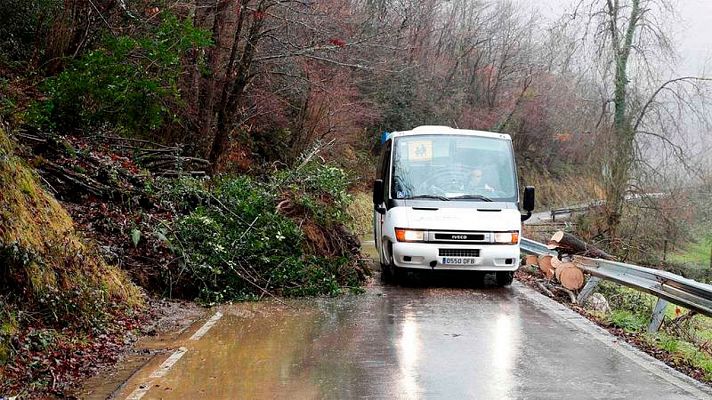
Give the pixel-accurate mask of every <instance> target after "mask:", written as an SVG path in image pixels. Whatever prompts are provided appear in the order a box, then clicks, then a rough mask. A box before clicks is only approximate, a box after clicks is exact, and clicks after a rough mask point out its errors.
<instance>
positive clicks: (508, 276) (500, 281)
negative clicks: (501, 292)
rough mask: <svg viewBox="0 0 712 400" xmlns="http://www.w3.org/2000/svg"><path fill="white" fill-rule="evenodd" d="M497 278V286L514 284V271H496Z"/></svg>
mask: <svg viewBox="0 0 712 400" xmlns="http://www.w3.org/2000/svg"><path fill="white" fill-rule="evenodd" d="M495 279H496V281H497V286H509V285H511V284H512V280H514V272H511V271H498V272H496V273H495Z"/></svg>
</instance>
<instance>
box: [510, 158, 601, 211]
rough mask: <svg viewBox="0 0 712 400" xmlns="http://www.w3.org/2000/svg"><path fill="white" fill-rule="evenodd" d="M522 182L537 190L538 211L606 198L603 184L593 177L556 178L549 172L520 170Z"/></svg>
mask: <svg viewBox="0 0 712 400" xmlns="http://www.w3.org/2000/svg"><path fill="white" fill-rule="evenodd" d="M519 173H520V174H521V177H522V181H523V182H524V183H525V184H526V185H528V186H534V187H535V188H536V210H537V211H540V210H550V209H552V208H557V207H565V206H572V205H576V204H585V203H589V202H591V200H596V199H602V198H604V191H603V187H602V186H601V184H600V183H599V182H598V181H597V179H596V178H595V177H593V176H581V175H565V176H561V177H554V176H552V175H551V174H549V173H548V172H545V171H544V172H541V171H533V170H528V169H526V168H521V169H520V170H519Z"/></svg>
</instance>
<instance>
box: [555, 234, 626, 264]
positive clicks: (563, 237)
mask: <svg viewBox="0 0 712 400" xmlns="http://www.w3.org/2000/svg"><path fill="white" fill-rule="evenodd" d="M547 247H548V248H550V249H552V250H553V249H557V250H559V251H561V252H564V253H568V254H577V255H582V256H586V257H593V258H603V259H606V260H613V259H614V257H613V256H612V255H610V254H608V253H606V252H605V251H603V250H601V249H599V248H598V247H595V246H592V245H590V244H588V243H586V242H584V241H583V240H581V239H579V238H577V237H576V236H574V235H572V234H570V233H566V232H564V231H558V232H556V233H555V234H554V235H553V236H552V237H551V240H549V243H547Z"/></svg>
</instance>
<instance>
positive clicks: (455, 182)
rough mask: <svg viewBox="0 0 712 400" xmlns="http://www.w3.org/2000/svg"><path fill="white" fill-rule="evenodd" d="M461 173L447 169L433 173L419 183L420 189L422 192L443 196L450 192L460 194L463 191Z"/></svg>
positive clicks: (457, 170)
mask: <svg viewBox="0 0 712 400" xmlns="http://www.w3.org/2000/svg"><path fill="white" fill-rule="evenodd" d="M463 179H464V175H463V172H462V171H460V170H459V169H447V170H441V171H439V172H435V173H433V174H431V175H429V176H428V177H426V178H425V179H423V180H422V181H421V182H420V188H421V190H422V191H424V192H430V191H432V190H434V191H437V192H438V193H431V194H437V195H445V194H447V193H452V192H460V191H462V189H463V186H464V185H463Z"/></svg>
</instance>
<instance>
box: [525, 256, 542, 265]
mask: <svg viewBox="0 0 712 400" xmlns="http://www.w3.org/2000/svg"><path fill="white" fill-rule="evenodd" d="M524 265H539V257H537V256H536V255H534V254H529V255H527V258H526V259H525V260H524Z"/></svg>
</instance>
